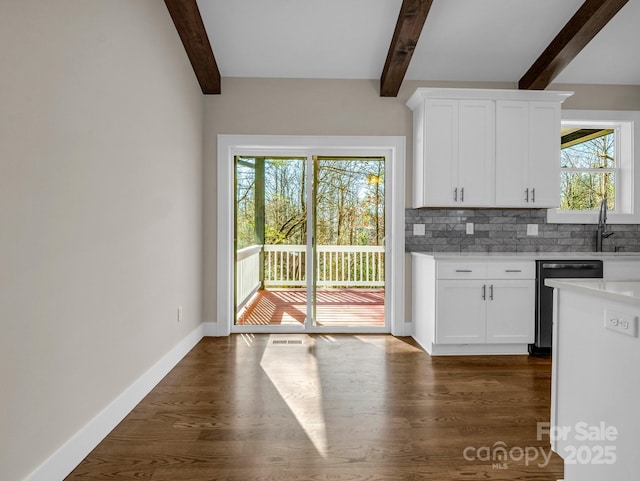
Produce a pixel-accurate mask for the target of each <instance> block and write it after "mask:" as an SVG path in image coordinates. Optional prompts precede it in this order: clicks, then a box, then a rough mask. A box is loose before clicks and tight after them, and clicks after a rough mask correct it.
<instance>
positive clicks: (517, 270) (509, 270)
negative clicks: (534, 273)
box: [505, 269, 522, 272]
mask: <svg viewBox="0 0 640 481" xmlns="http://www.w3.org/2000/svg"><path fill="white" fill-rule="evenodd" d="M505 272H522V269H505Z"/></svg>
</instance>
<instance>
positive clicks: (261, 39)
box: [165, 0, 640, 97]
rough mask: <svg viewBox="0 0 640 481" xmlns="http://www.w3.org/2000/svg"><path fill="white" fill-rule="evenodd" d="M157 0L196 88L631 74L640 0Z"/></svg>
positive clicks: (392, 90)
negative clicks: (243, 80)
mask: <svg viewBox="0 0 640 481" xmlns="http://www.w3.org/2000/svg"><path fill="white" fill-rule="evenodd" d="M165 3H166V5H167V9H168V10H169V13H170V15H171V18H172V19H173V22H174V24H175V26H176V30H177V32H178V34H179V36H180V39H181V40H182V43H183V45H184V47H185V51H186V52H187V55H188V56H189V60H190V61H191V64H192V66H193V69H194V72H195V74H196V77H197V79H198V81H199V82H200V86H201V88H202V91H203V93H205V94H219V93H220V92H221V76H228V77H272V78H346V79H349V78H366V79H371V78H379V79H380V95H381V96H385V97H395V96H396V95H397V94H398V91H399V89H400V86H401V85H402V82H403V80H405V79H410V80H425V81H426V80H432V81H470V82H490V81H494V82H514V83H517V84H518V87H519V88H520V89H538V90H542V89H545V88H547V87H548V86H549V84H551V82H553V81H556V82H566V83H595V84H598V83H600V84H602V83H604V84H629V85H640V63H639V62H637V61H635V58H637V55H635V52H632V49H634V48H635V45H638V44H640V29H638V28H637V27H636V25H637V23H638V20H640V0H586V1H584V0H562V1H558V0H474V1H470V0H323V1H320V0H260V1H258V0H233V1H232V0H165ZM214 52H215V53H214ZM216 59H217V61H216ZM631 59H633V60H631ZM218 66H219V67H220V69H219V68H218Z"/></svg>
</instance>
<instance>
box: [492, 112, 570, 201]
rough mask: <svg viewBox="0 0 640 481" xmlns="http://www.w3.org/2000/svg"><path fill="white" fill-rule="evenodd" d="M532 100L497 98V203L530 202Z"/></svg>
mask: <svg viewBox="0 0 640 481" xmlns="http://www.w3.org/2000/svg"><path fill="white" fill-rule="evenodd" d="M559 135H560V131H558V136H559ZM528 159H529V102H526V101H516V100H498V101H497V102H496V205H498V206H506V207H521V206H524V207H531V205H530V204H529V203H528V198H529V196H528V190H527V189H528V186H527V181H528V176H529V165H528Z"/></svg>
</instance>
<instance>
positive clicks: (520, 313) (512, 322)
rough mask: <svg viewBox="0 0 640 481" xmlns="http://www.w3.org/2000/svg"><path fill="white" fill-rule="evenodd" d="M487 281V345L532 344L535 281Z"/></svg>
mask: <svg viewBox="0 0 640 481" xmlns="http://www.w3.org/2000/svg"><path fill="white" fill-rule="evenodd" d="M487 282H489V283H490V284H489V296H488V297H487V304H486V305H487V342H488V343H503V342H509V343H526V344H530V343H532V342H533V341H534V334H535V295H536V288H535V281H534V280H533V279H531V280H504V279H496V280H491V281H487Z"/></svg>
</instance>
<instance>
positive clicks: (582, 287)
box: [544, 279, 640, 306]
mask: <svg viewBox="0 0 640 481" xmlns="http://www.w3.org/2000/svg"><path fill="white" fill-rule="evenodd" d="M544 283H545V285H546V286H549V287H554V288H556V289H561V290H562V289H567V290H571V291H574V292H579V293H581V294H587V295H589V296H596V297H601V298H603V299H608V300H611V301H617V302H626V303H628V304H634V305H637V306H640V281H625V282H623V281H615V282H614V281H603V280H600V279H598V280H595V279H589V280H586V279H585V280H578V279H546V280H545V281H544Z"/></svg>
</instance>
